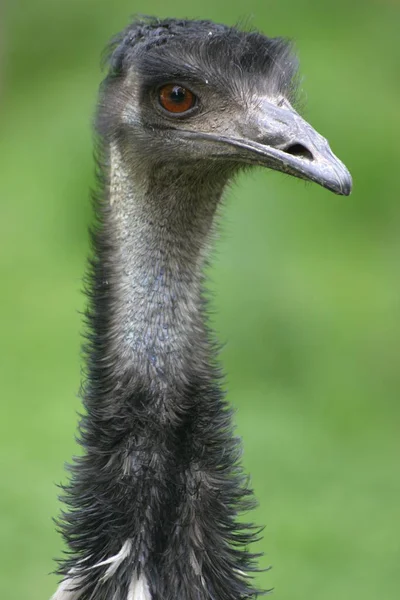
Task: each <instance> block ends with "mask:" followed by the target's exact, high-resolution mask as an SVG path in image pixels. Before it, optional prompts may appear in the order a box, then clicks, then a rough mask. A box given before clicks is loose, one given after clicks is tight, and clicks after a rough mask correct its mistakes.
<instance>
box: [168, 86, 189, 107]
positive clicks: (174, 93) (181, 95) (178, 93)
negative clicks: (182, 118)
mask: <svg viewBox="0 0 400 600" xmlns="http://www.w3.org/2000/svg"><path fill="white" fill-rule="evenodd" d="M170 98H171V100H172V102H176V103H177V104H179V103H180V102H184V100H185V98H186V90H185V88H183V87H180V86H179V85H175V86H174V87H173V88H172V90H171V95H170Z"/></svg>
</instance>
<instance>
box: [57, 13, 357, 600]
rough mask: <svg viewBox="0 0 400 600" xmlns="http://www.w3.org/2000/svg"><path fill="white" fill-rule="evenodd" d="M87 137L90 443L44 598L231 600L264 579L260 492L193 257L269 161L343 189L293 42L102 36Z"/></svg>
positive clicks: (207, 26) (195, 31) (209, 34)
mask: <svg viewBox="0 0 400 600" xmlns="http://www.w3.org/2000/svg"><path fill="white" fill-rule="evenodd" d="M107 62H108V74H107V76H106V78H105V80H104V81H103V83H102V85H101V88H100V99H99V104H98V111H97V119H96V133H97V137H96V139H97V141H98V151H97V156H98V165H99V174H100V177H99V180H100V181H99V188H100V191H99V193H98V195H97V197H96V199H95V212H96V224H95V227H94V229H93V231H92V243H93V254H92V258H91V261H90V268H89V274H88V279H87V291H88V296H89V308H88V313H87V322H88V334H87V343H86V346H85V352H86V365H87V374H86V378H85V382H84V385H83V391H82V397H83V403H84V408H85V413H84V416H82V417H81V421H80V427H79V432H80V435H79V437H80V440H79V441H80V444H81V445H82V447H83V454H82V456H79V457H77V458H75V459H74V462H73V464H72V466H71V467H70V471H71V474H70V480H69V483H68V484H67V485H66V486H65V487H64V491H63V497H62V500H63V501H64V502H65V503H66V507H67V508H66V509H65V510H64V512H63V513H62V515H61V518H60V520H59V526H60V529H61V530H62V533H63V536H64V539H65V542H66V544H67V547H68V552H67V554H66V556H65V558H64V559H63V560H61V561H60V567H59V574H60V575H61V576H62V581H61V583H60V586H59V588H58V590H57V591H56V593H55V594H54V596H53V600H241V599H245V598H252V597H255V596H256V595H257V594H258V593H259V590H257V589H256V588H255V586H254V585H253V583H252V581H251V580H252V577H251V574H252V573H253V572H254V571H256V570H257V566H256V561H257V555H255V554H254V553H252V552H251V550H250V548H249V546H250V545H251V542H252V541H253V540H254V539H255V538H256V537H257V535H258V532H259V530H257V528H255V527H254V526H253V525H251V524H244V523H242V522H241V521H238V520H237V515H238V514H239V513H240V511H242V510H244V509H246V510H247V509H249V508H251V507H252V506H253V504H254V499H253V493H252V490H251V489H250V488H249V485H248V483H247V479H246V477H245V476H244V474H243V471H242V469H241V467H240V461H239V456H240V442H239V441H238V440H237V438H235V437H234V435H233V432H232V424H231V411H230V409H229V405H228V404H227V402H226V400H225V398H224V394H223V392H222V389H221V371H220V367H219V366H218V362H217V345H216V342H215V339H214V337H213V335H212V333H211V332H210V330H209V327H208V324H207V303H206V300H205V297H204V286H203V284H204V282H203V277H204V276H203V265H204V262H205V260H206V256H207V249H208V246H209V244H210V241H211V238H212V232H213V223H214V217H215V214H216V211H217V207H218V205H219V203H220V200H221V196H222V195H223V192H224V190H225V188H226V186H227V184H228V183H229V182H230V181H231V180H232V178H233V177H235V176H236V175H237V173H239V172H240V171H242V170H243V169H247V168H250V167H252V166H264V167H268V168H270V169H275V170H278V171H282V172H284V173H288V174H290V175H294V176H295V177H299V178H301V179H305V180H310V181H314V182H316V183H318V184H320V185H321V186H323V187H325V188H327V189H329V190H331V191H333V192H335V193H337V194H343V195H348V194H349V193H350V191H351V185H352V184H351V177H350V174H349V172H348V171H347V169H346V167H345V166H344V165H343V164H342V163H341V162H340V160H339V159H338V158H336V156H335V155H334V154H333V153H332V152H331V150H330V147H329V145H328V143H327V141H326V140H325V139H324V138H323V137H322V136H321V135H319V134H318V133H317V132H316V131H315V130H314V129H313V128H312V127H311V126H310V125H309V124H308V123H307V122H306V121H304V120H303V119H302V118H301V117H300V115H299V114H298V113H297V112H296V110H295V109H294V108H293V104H294V102H295V100H296V70H297V63H296V60H295V59H294V57H293V55H292V51H291V48H290V45H289V44H288V43H287V42H286V41H285V40H283V39H281V38H274V39H270V38H267V37H265V36H264V35H261V34H260V33H258V32H255V31H250V32H249V31H242V30H240V29H238V28H231V27H227V26H225V25H219V24H214V23H212V22H210V21H186V20H174V19H166V20H159V19H156V18H144V19H139V20H136V21H135V22H133V23H132V24H130V25H129V26H128V27H127V28H126V29H125V30H124V31H122V33H120V34H119V35H118V36H117V37H116V38H115V39H114V40H113V41H112V43H111V46H110V48H109V52H108V57H107Z"/></svg>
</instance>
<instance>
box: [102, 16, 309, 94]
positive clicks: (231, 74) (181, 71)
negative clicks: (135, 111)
mask: <svg viewBox="0 0 400 600" xmlns="http://www.w3.org/2000/svg"><path fill="white" fill-rule="evenodd" d="M104 63H105V64H108V66H109V76H110V77H121V76H122V77H123V76H124V75H126V74H127V73H128V72H129V70H130V68H131V67H132V65H135V69H137V70H138V71H139V73H140V74H141V75H143V77H145V78H151V77H153V76H155V77H159V78H160V79H161V78H163V79H164V80H166V79H167V78H168V77H170V78H171V77H172V78H174V77H175V78H177V77H178V78H179V77H182V76H185V77H186V78H188V77H189V78H190V77H191V76H192V77H194V78H195V79H196V78H197V79H198V78H201V79H203V81H204V73H206V74H207V78H208V79H209V80H210V83H212V84H213V85H215V84H219V85H220V86H224V88H225V89H229V88H232V87H233V88H234V89H235V88H236V89H243V86H244V84H245V87H246V86H248V85H251V86H256V87H258V88H260V87H265V89H266V91H267V92H268V93H269V94H271V95H276V94H280V95H284V96H285V97H287V98H288V99H289V100H290V101H291V102H293V101H294V100H295V96H296V88H297V85H296V82H297V79H296V74H297V67H298V63H297V59H296V57H295V55H294V53H293V51H292V45H291V43H290V42H289V41H288V40H286V39H284V38H281V37H277V38H268V37H266V36H265V35H262V34H261V33H259V32H258V31H254V30H251V31H243V30H241V29H239V28H238V27H228V26H226V25H222V24H216V23H213V22H211V21H202V20H199V21H187V20H174V19H164V20H160V19H158V18H156V17H144V18H140V19H137V20H135V21H133V22H132V23H131V24H130V25H129V26H128V27H126V28H125V29H124V30H123V31H122V32H121V33H119V34H118V35H117V36H116V37H114V39H113V40H112V41H111V44H110V45H109V47H108V49H107V50H106V53H105V55H104ZM171 65H173V70H172V72H171Z"/></svg>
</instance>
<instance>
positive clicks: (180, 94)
mask: <svg viewBox="0 0 400 600" xmlns="http://www.w3.org/2000/svg"><path fill="white" fill-rule="evenodd" d="M159 100H160V104H161V106H162V107H163V108H164V109H165V110H167V111H168V112H170V113H175V114H179V113H181V114H182V113H184V112H187V111H188V110H190V109H191V108H193V106H194V105H195V102H196V96H195V95H194V94H193V93H192V92H191V91H190V90H187V89H186V88H184V87H182V86H181V85H177V84H176V83H168V84H167V85H163V87H162V88H160V91H159Z"/></svg>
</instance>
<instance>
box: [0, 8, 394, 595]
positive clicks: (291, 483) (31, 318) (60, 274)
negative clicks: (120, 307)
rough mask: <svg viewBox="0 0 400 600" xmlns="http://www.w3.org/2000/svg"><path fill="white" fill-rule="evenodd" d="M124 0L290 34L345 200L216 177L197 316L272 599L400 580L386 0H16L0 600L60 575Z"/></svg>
mask: <svg viewBox="0 0 400 600" xmlns="http://www.w3.org/2000/svg"><path fill="white" fill-rule="evenodd" d="M135 12H141V13H147V14H157V15H160V16H179V17H183V16H188V17H200V18H210V19H213V20H217V21H222V22H225V23H228V24H233V23H235V22H236V21H237V20H238V19H243V18H244V19H246V20H247V21H248V22H250V24H252V25H254V26H256V27H258V28H260V29H261V30H263V31H264V32H266V33H267V34H268V35H271V36H274V35H285V36H288V37H291V38H293V39H294V40H295V41H296V45H297V48H298V51H299V56H300V62H301V71H302V74H303V75H304V79H303V83H302V88H303V90H304V91H303V94H302V95H303V99H305V100H306V103H307V108H306V113H305V116H306V117H307V118H308V119H309V120H310V121H311V123H312V124H313V125H314V126H315V127H316V128H317V129H319V131H320V132H321V133H323V134H324V135H325V136H326V137H328V139H329V141H330V143H331V145H332V147H333V149H334V151H335V152H336V153H337V154H338V155H339V156H340V158H341V159H342V160H343V161H344V162H345V163H346V164H347V166H348V167H349V169H350V170H351V172H352V174H353V177H354V193H353V195H352V196H351V197H350V198H342V197H336V196H334V195H332V194H330V193H328V192H326V191H325V190H323V189H322V188H320V187H318V186H315V185H308V184H305V183H303V182H301V181H298V180H294V179H290V178H286V177H284V176H282V175H280V174H277V173H272V172H266V171H260V172H254V174H252V175H251V174H250V175H246V176H245V177H243V178H241V179H240V180H239V181H238V183H237V185H235V186H234V188H233V189H232V191H231V193H230V194H229V198H228V201H227V203H226V207H225V212H224V218H223V223H222V228H221V236H220V240H219V242H218V244H217V250H216V252H215V253H214V266H213V268H212V270H211V289H212V290H213V292H214V293H215V300H214V307H213V308H214V309H215V312H216V316H215V317H214V323H215V327H216V329H217V330H218V334H219V337H220V339H221V341H224V342H226V345H225V348H224V351H223V354H222V360H223V364H224V368H225V370H226V371H227V374H228V376H227V386H228V389H229V397H230V399H231V401H232V402H233V403H234V405H235V406H236V407H237V417H236V419H237V427H238V432H239V434H240V435H241V436H242V437H243V441H244V461H245V465H246V469H248V471H249V472H251V476H252V483H253V485H254V488H255V491H256V494H257V497H258V499H259V502H260V508H259V509H258V510H257V511H256V513H255V514H254V518H255V520H256V521H257V522H258V523H260V524H265V525H266V529H265V537H264V540H263V542H262V543H261V544H260V548H261V549H262V550H263V551H264V552H266V554H267V555H266V557H265V559H264V560H263V561H262V563H261V564H262V565H263V566H266V565H268V564H272V565H273V569H272V571H270V572H268V573H265V574H262V575H260V577H259V583H260V585H263V586H265V587H269V588H270V587H274V588H275V596H274V597H276V598H279V599H280V600H289V599H290V600H292V599H293V598H296V599H297V600H301V599H306V598H307V599H318V600H336V599H337V598H341V599H343V600H350V599H351V600H355V599H358V598H360V599H361V598H362V599H363V600H373V599H374V600H378V599H379V600H394V599H398V598H399V597H400V595H399V589H400V575H399V564H400V541H399V540H400V521H399V516H400V477H399V450H400V448H399V446H400V443H399V402H398V396H399V389H400V364H399V350H400V319H399V316H400V277H399V268H400V203H399V199H400V194H399V191H400V190H399V169H400V165H399V159H400V153H399V148H400V145H399V132H400V127H399V126H400V117H399V95H400V77H399V69H400V50H399V47H400V43H399V25H400V9H399V3H398V2H397V1H396V0H376V1H373V0H364V1H362V2H361V1H360V2H354V1H353V2H350V0H346V1H344V0H335V1H334V2H330V1H329V2H328V1H321V0H320V1H318V0H280V1H276V0H259V1H257V0H246V1H245V2H244V1H243V0H242V1H240V0H230V1H229V2H224V1H223V0H203V1H202V2H201V3H200V4H197V3H196V4H190V3H188V2H183V1H182V0H171V1H168V0H147V1H146V2H139V1H138V2H132V1H131V0H68V1H66V0H65V1H64V0H57V1H55V0H35V1H32V0H13V2H12V3H11V2H10V3H9V4H8V5H5V6H4V5H3V10H2V14H1V26H0V30H1V50H2V55H1V61H0V64H1V96H0V108H1V115H0V119H1V123H0V156H1V163H0V164H1V167H0V198H1V213H0V214H1V217H0V245H1V255H0V266H1V273H0V275H1V280H0V281H1V296H0V302H1V312H0V314H1V317H0V318H1V344H0V352H1V357H0V370H1V378H0V382H1V383H0V385H1V395H2V415H1V421H0V427H1V429H0V444H1V458H2V475H1V484H0V485H1V487H2V490H1V496H0V503H1V504H0V525H1V530H0V540H1V541H0V544H1V556H0V565H1V577H0V598H1V600H17V599H18V600H19V599H21V598H24V599H28V598H29V599H30V600H43V599H46V598H48V597H49V596H50V595H51V593H52V592H53V591H54V589H55V587H56V578H55V576H53V575H50V576H49V575H48V573H49V572H50V571H51V570H52V569H53V568H54V564H53V562H52V558H53V557H54V556H59V555H60V552H61V540H60V537H59V536H58V535H57V533H56V532H55V527H54V524H53V523H52V520H51V518H52V517H53V516H56V515H57V514H58V511H59V504H58V501H57V489H56V486H55V483H56V482H60V481H62V480H64V479H65V475H64V470H63V463H64V461H66V460H69V458H70V457H71V456H72V454H73V453H75V452H76V451H77V447H76V444H75V442H74V434H75V430H76V422H77V417H76V411H77V410H79V400H78V399H77V396H76V393H77V390H78V388H79V381H80V368H81V363H80V332H81V330H82V325H81V317H80V315H79V314H78V311H79V310H82V309H83V307H84V299H83V297H82V294H81V287H82V286H81V278H82V274H83V272H84V269H85V257H86V255H87V251H88V247H87V246H88V245H87V233H86V231H87V225H88V223H89V221H90V218H91V214H90V207H89V200H88V188H89V186H90V185H91V184H92V183H93V176H92V170H93V165H92V147H91V119H92V113H93V109H94V106H95V101H96V90H97V86H98V83H99V81H100V78H101V74H100V71H99V68H98V64H99V55H100V53H101V50H102V48H103V47H104V45H105V43H106V41H107V40H108V39H109V37H110V36H111V35H112V34H114V33H115V32H117V31H118V30H119V29H121V28H122V27H124V26H125V24H126V23H127V22H128V20H129V18H130V15H132V14H133V13H135Z"/></svg>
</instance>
